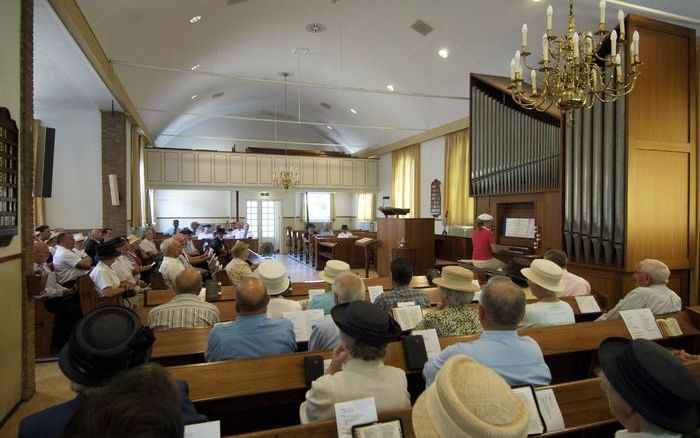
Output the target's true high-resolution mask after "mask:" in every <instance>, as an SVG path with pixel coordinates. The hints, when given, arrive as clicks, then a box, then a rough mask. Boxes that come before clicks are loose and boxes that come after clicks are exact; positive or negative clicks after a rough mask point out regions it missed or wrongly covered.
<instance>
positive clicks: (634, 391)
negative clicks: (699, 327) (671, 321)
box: [598, 338, 700, 438]
mask: <svg viewBox="0 0 700 438" xmlns="http://www.w3.org/2000/svg"><path fill="white" fill-rule="evenodd" d="M598 360H599V362H600V368H601V371H602V373H601V379H602V386H603V389H604V391H605V394H606V396H607V397H608V403H609V405H610V412H612V414H613V415H614V416H615V418H617V420H618V421H619V422H620V423H622V425H623V426H625V429H624V430H621V431H618V432H617V433H616V434H615V437H616V438H623V437H639V438H645V437H649V438H651V437H654V438H663V437H680V436H681V434H684V433H690V432H696V431H697V429H698V427H699V426H700V416H699V415H698V402H700V385H698V381H697V379H696V378H695V377H694V376H693V374H692V373H691V372H690V371H689V370H688V368H686V367H685V365H683V364H682V363H681V362H680V361H679V360H678V359H676V358H675V357H673V355H672V354H671V353H669V352H668V351H667V350H666V349H665V348H663V347H661V346H660V345H658V344H656V343H654V342H651V341H647V340H645V339H635V340H634V341H630V340H628V339H623V338H608V339H606V340H605V341H603V343H602V344H601V345H600V348H599V349H598ZM693 436H695V435H693Z"/></svg>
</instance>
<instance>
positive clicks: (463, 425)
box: [411, 356, 530, 438]
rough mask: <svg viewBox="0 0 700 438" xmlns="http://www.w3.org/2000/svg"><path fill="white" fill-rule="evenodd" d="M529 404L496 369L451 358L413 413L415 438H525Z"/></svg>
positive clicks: (414, 407) (419, 398)
mask: <svg viewBox="0 0 700 438" xmlns="http://www.w3.org/2000/svg"><path fill="white" fill-rule="evenodd" d="M529 416H530V414H529V412H528V408H527V406H526V405H525V403H524V402H523V400H522V399H521V398H520V397H519V396H518V395H516V394H515V393H514V392H513V391H512V390H511V389H510V387H509V386H508V383H507V382H505V381H504V380H503V378H502V377H501V376H499V375H498V374H497V373H496V372H494V370H492V369H491V368H488V367H486V366H484V365H482V364H480V363H478V362H476V361H475V360H473V359H472V358H469V357H466V356H454V357H451V358H450V359H449V360H447V362H445V365H444V366H443V367H442V369H441V370H440V372H439V373H438V374H437V376H436V378H435V382H434V383H433V384H431V385H430V386H429V387H428V388H426V390H425V391H423V393H422V394H421V395H420V397H418V400H416V404H415V405H414V406H413V410H412V412H411V419H412V424H413V432H414V434H415V436H416V438H438V437H440V438H442V437H474V438H476V437H499V438H525V437H526V436H527V426H528V419H529Z"/></svg>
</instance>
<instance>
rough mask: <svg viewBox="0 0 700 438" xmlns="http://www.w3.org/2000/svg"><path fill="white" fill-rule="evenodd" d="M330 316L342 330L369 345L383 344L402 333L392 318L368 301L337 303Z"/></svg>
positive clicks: (393, 339) (395, 338)
mask: <svg viewBox="0 0 700 438" xmlns="http://www.w3.org/2000/svg"><path fill="white" fill-rule="evenodd" d="M331 317H332V318H333V321H334V322H335V325H337V326H338V328H339V329H340V330H341V331H342V332H345V333H347V334H348V335H349V336H350V337H352V338H354V339H357V340H359V341H362V342H364V343H366V344H369V345H374V346H380V345H384V344H386V343H389V342H392V341H395V340H397V339H398V338H399V336H401V334H402V333H403V332H402V331H401V326H400V325H399V323H397V322H396V321H394V318H392V317H391V316H389V315H388V314H387V313H386V312H384V311H383V310H382V309H380V308H379V307H377V306H375V305H374V304H372V303H370V302H368V301H353V302H351V303H343V304H338V305H337V306H335V307H333V308H332V309H331Z"/></svg>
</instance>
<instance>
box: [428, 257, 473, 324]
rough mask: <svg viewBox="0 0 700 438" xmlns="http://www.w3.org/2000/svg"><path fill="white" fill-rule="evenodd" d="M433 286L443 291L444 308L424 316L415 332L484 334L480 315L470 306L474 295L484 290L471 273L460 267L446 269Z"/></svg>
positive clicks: (447, 267)
mask: <svg viewBox="0 0 700 438" xmlns="http://www.w3.org/2000/svg"><path fill="white" fill-rule="evenodd" d="M433 283H435V284H436V285H438V287H439V288H440V296H441V300H442V308H441V309H440V310H436V311H434V312H430V313H428V314H427V315H425V317H424V318H423V320H422V321H421V322H419V323H418V325H417V326H416V328H415V329H416V330H425V329H433V328H434V329H435V331H436V332H437V335H438V336H439V337H445V336H466V335H471V334H474V333H481V331H482V328H481V323H480V322H479V315H477V314H476V312H474V311H473V310H472V308H471V306H470V305H469V304H470V303H471V302H472V300H473V299H474V293H475V292H478V291H480V290H481V288H479V286H478V285H477V284H475V283H474V274H473V273H472V271H470V270H469V269H465V268H461V267H459V266H445V267H444V268H442V275H441V276H440V277H437V278H434V279H433Z"/></svg>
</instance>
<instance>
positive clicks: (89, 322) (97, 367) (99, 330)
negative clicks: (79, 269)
mask: <svg viewBox="0 0 700 438" xmlns="http://www.w3.org/2000/svg"><path fill="white" fill-rule="evenodd" d="M154 340H155V338H154V336H153V332H152V331H151V329H150V328H148V327H142V326H141V323H140V322H139V318H138V316H137V315H136V314H135V313H134V312H132V311H131V310H129V309H124V308H121V307H100V308H98V309H95V310H94V311H92V312H90V313H88V314H87V315H85V316H84V317H83V318H82V319H81V320H80V322H79V323H78V325H77V326H76V327H75V329H74V330H73V333H72V334H71V338H70V341H69V342H68V343H67V344H66V345H65V346H64V347H63V349H62V350H61V353H60V354H59V356H58V365H59V367H60V369H61V371H62V372H63V374H64V375H65V376H66V377H67V378H68V380H69V381H70V386H71V389H72V390H73V391H74V392H75V393H76V396H75V398H74V399H72V400H70V401H67V402H65V403H62V404H59V405H56V406H52V407H49V408H47V409H44V410H42V411H39V412H37V413H34V414H32V415H30V416H28V417H25V418H23V419H22V421H21V422H20V425H19V433H18V436H19V438H34V437H45V438H59V437H61V436H62V434H63V432H64V430H65V428H66V425H67V424H68V422H69V421H70V420H71V418H72V417H73V415H74V414H75V413H76V412H77V411H78V410H79V409H80V407H81V406H82V405H83V404H84V403H85V402H86V401H87V400H88V399H89V398H90V397H91V394H92V391H93V390H94V389H95V388H98V387H102V386H105V385H107V384H108V383H109V382H110V381H111V380H112V379H113V378H114V377H115V376H117V375H119V374H121V373H123V372H124V371H126V370H128V369H130V368H134V367H137V366H139V365H141V364H143V363H146V362H147V361H148V359H149V356H150V351H151V346H152V345H153V341H154ZM176 384H177V389H178V393H179V406H180V412H181V413H182V416H183V418H184V422H185V424H191V423H198V422H201V421H204V420H206V417H204V416H202V415H199V414H198V413H197V411H196V409H195V408H194V405H193V404H192V401H191V400H190V398H189V396H188V394H189V389H188V386H187V383H186V382H184V381H177V382H176ZM101 436H102V435H101Z"/></svg>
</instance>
